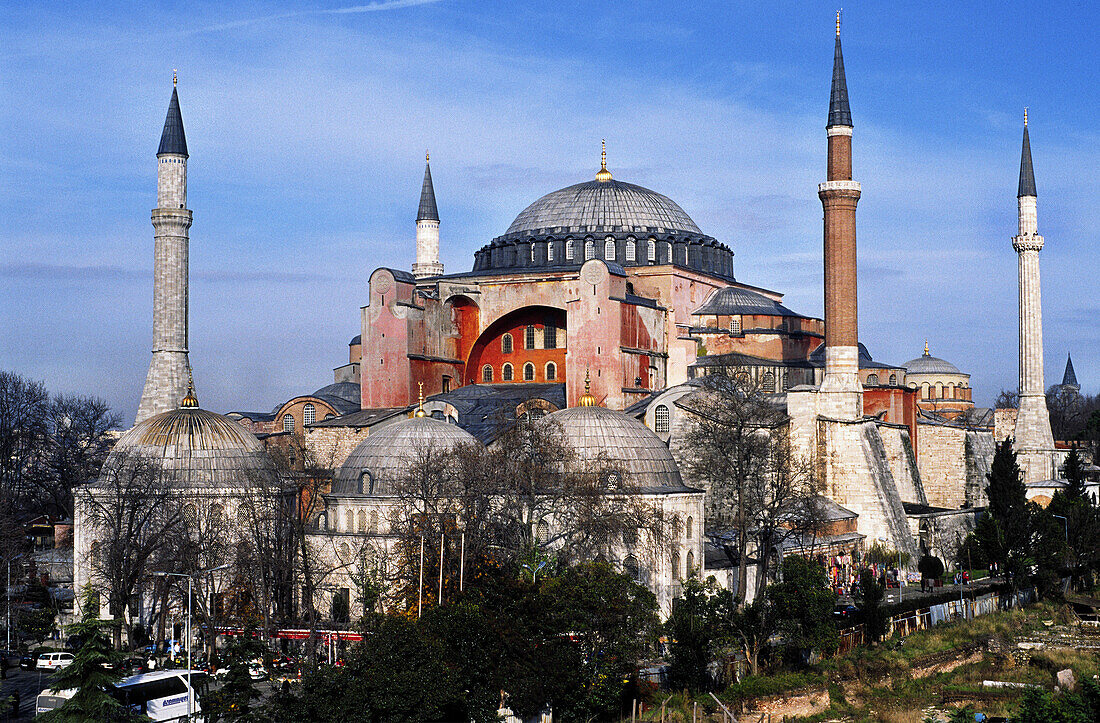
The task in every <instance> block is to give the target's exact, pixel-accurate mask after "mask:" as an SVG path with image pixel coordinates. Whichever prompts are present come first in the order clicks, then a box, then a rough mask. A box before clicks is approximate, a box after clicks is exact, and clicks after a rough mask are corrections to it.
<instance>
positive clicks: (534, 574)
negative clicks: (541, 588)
mask: <svg viewBox="0 0 1100 723" xmlns="http://www.w3.org/2000/svg"><path fill="white" fill-rule="evenodd" d="M546 564H547V561H546V560H543V561H542V562H540V563H539V564H537V565H535V566H534V567H531V566H530V565H528V564H527V563H526V562H525V563H523V568H524V569H525V570H527V571H529V572H530V573H531V584H532V585H537V584H538V582H539V570H541V569H542V568H544V567H546Z"/></svg>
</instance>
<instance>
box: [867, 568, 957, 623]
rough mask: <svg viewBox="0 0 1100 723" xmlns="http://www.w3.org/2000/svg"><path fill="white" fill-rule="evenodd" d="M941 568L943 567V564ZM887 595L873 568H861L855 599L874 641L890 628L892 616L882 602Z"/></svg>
mask: <svg viewBox="0 0 1100 723" xmlns="http://www.w3.org/2000/svg"><path fill="white" fill-rule="evenodd" d="M932 559H935V558H932ZM940 569H941V570H942V569H943V566H942V564H941V566H940ZM885 597H886V589H885V588H884V587H883V586H882V584H881V583H879V581H878V580H876V579H875V574H874V573H873V572H872V571H871V570H861V571H860V573H859V591H858V592H857V593H856V596H855V600H856V605H858V606H859V609H860V612H861V613H862V614H863V632H864V634H865V635H866V636H867V639H868V640H870V641H871V642H872V643H877V642H878V641H879V640H882V637H883V636H884V635H886V632H887V631H888V630H889V629H890V616H889V615H888V614H887V612H886V607H885V606H884V605H883V604H882V602H883V600H884V599H885Z"/></svg>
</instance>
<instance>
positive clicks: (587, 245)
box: [584, 239, 596, 261]
mask: <svg viewBox="0 0 1100 723" xmlns="http://www.w3.org/2000/svg"><path fill="white" fill-rule="evenodd" d="M595 255H596V245H595V244H594V243H592V239H586V240H585V242H584V260H585V261H588V260H589V259H591V258H593V257H594V256H595Z"/></svg>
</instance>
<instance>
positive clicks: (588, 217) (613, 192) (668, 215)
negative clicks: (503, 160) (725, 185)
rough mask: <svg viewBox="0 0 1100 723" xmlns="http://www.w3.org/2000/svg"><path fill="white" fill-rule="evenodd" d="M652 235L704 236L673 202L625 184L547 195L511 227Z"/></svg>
mask: <svg viewBox="0 0 1100 723" xmlns="http://www.w3.org/2000/svg"><path fill="white" fill-rule="evenodd" d="M559 230H560V231H562V232H566V233H587V232H607V231H637V232H645V231H652V232H655V233H686V234H702V233H703V232H702V231H700V230H699V227H698V226H696V225H695V222H694V221H692V220H691V217H690V216H688V215H687V214H686V213H684V209H682V208H680V207H679V206H678V205H677V204H676V202H675V201H673V200H672V199H671V198H669V197H667V196H662V195H661V194H659V193H657V192H656V191H651V190H649V189H648V188H642V187H641V186H635V185H634V184H632V183H623V182H622V181H586V182H585V183H578V184H576V185H574V186H569V187H568V188H562V189H560V190H557V191H554V192H552V193H548V194H546V195H545V196H543V197H542V198H540V199H539V200H537V201H535V202H534V203H532V204H531V205H530V206H528V207H527V208H526V209H524V210H523V212H522V213H520V215H518V216H516V220H515V221H513V222H512V225H511V226H509V227H508V230H507V231H506V232H505V233H504V235H505V236H512V235H514V234H542V233H555V232H558V231H559Z"/></svg>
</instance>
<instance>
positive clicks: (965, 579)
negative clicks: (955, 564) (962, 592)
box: [963, 570, 970, 585]
mask: <svg viewBox="0 0 1100 723" xmlns="http://www.w3.org/2000/svg"><path fill="white" fill-rule="evenodd" d="M969 584H970V570H963V585H969Z"/></svg>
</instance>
